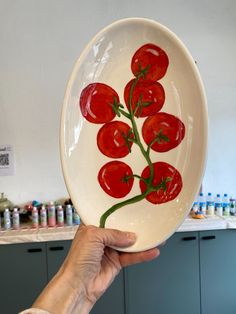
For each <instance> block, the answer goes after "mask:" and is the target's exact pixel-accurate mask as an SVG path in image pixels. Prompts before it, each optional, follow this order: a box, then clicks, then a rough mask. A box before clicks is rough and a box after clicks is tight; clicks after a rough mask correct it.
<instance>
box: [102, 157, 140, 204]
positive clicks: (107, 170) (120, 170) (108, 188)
mask: <svg viewBox="0 0 236 314" xmlns="http://www.w3.org/2000/svg"><path fill="white" fill-rule="evenodd" d="M132 175H133V172H132V169H131V168H130V167H129V166H128V165H127V164H125V163H124V162H121V161H117V160H115V161H110V162H108V163H106V164H105V165H104V166H103V167H102V168H101V169H100V171H99V173H98V181H99V183H100V186H101V187H102V189H103V190H104V191H105V192H106V193H107V194H109V195H110V196H112V197H115V198H122V197H124V196H126V195H127V194H128V193H129V192H130V191H131V189H132V186H133V183H134V179H133V178H132V177H131V178H129V177H130V176H132Z"/></svg>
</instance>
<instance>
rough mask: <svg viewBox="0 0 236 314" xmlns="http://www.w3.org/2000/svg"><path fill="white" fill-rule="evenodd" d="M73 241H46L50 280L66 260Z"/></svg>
mask: <svg viewBox="0 0 236 314" xmlns="http://www.w3.org/2000/svg"><path fill="white" fill-rule="evenodd" d="M71 242H72V241H69V240H68V241H67V240H66V241H50V242H47V243H46V250H47V275H48V281H49V280H51V279H52V277H53V276H54V275H55V274H56V272H57V271H58V270H59V268H60V267H61V265H62V263H63V261H64V260H65V258H66V256H67V254H68V252H69V249H70V246H71Z"/></svg>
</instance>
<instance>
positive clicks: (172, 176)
mask: <svg viewBox="0 0 236 314" xmlns="http://www.w3.org/2000/svg"><path fill="white" fill-rule="evenodd" d="M153 167H154V178H153V181H152V185H153V187H159V189H158V190H157V191H153V192H151V193H149V194H148V195H147V196H146V199H147V200H148V201H149V202H151V203H153V204H162V203H166V202H169V201H171V200H173V199H175V198H176V197H177V196H178V195H179V193H180V191H181V189H182V186H183V183H182V178H181V175H180V173H179V172H178V170H177V169H176V168H174V167H173V166H171V165H170V164H168V163H166V162H155V163H153ZM141 176H142V177H143V178H145V179H146V178H149V177H150V168H149V166H147V167H146V168H145V169H144V170H143V172H142V175H141ZM139 185H140V189H141V191H142V193H143V192H145V191H146V189H147V186H146V183H145V182H144V181H142V180H140V182H139Z"/></svg>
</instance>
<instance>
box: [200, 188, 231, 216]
mask: <svg viewBox="0 0 236 314" xmlns="http://www.w3.org/2000/svg"><path fill="white" fill-rule="evenodd" d="M194 204H195V207H198V209H199V211H200V212H202V213H203V214H204V215H206V214H207V215H208V216H213V215H215V214H216V215H218V216H229V215H230V214H234V213H233V209H232V212H231V208H230V207H231V206H230V199H229V197H228V194H226V193H225V194H224V196H223V198H221V196H220V194H217V195H216V198H215V199H214V197H213V195H212V194H211V193H208V194H207V197H206V198H205V197H204V194H203V193H200V194H199V196H198V199H197V201H196V202H195V203H194ZM234 212H235V209H234Z"/></svg>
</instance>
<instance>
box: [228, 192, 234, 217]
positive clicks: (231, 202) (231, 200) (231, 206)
mask: <svg viewBox="0 0 236 314" xmlns="http://www.w3.org/2000/svg"><path fill="white" fill-rule="evenodd" d="M229 202H230V215H231V216H235V199H234V198H232V197H231V198H230V200H229Z"/></svg>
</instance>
